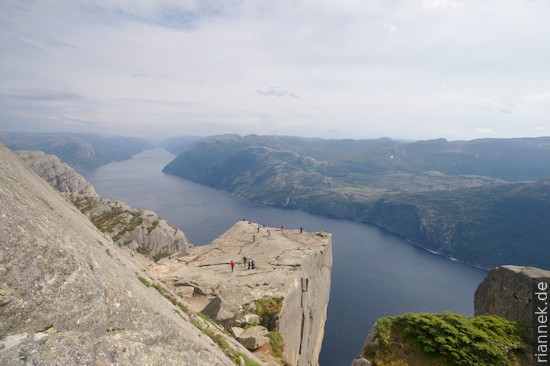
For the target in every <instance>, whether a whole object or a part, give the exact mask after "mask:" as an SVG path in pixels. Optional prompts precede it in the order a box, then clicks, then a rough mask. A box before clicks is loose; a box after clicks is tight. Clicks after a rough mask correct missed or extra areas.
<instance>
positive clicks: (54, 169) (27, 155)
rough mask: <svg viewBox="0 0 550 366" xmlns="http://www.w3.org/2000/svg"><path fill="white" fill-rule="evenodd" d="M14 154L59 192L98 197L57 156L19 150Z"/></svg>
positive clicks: (89, 186) (79, 176)
mask: <svg viewBox="0 0 550 366" xmlns="http://www.w3.org/2000/svg"><path fill="white" fill-rule="evenodd" d="M14 154H15V155H16V156H17V157H18V158H19V159H21V160H23V162H24V163H25V164H27V165H28V166H29V167H30V168H31V169H32V170H33V171H34V172H35V173H36V174H38V175H39V176H41V177H42V178H44V179H45V180H46V182H48V183H50V185H52V186H53V187H54V188H55V189H57V190H58V191H59V192H73V193H77V194H83V195H86V196H92V197H99V195H98V194H97V193H96V191H95V189H94V187H93V186H92V185H91V184H90V183H89V182H88V181H87V180H86V179H85V178H84V177H83V176H81V175H80V174H78V173H77V172H76V171H75V170H74V169H73V168H71V167H70V166H68V165H67V164H65V163H64V162H62V161H61V159H59V158H58V157H57V156H55V155H46V154H45V153H44V152H42V151H38V150H19V151H15V152H14Z"/></svg>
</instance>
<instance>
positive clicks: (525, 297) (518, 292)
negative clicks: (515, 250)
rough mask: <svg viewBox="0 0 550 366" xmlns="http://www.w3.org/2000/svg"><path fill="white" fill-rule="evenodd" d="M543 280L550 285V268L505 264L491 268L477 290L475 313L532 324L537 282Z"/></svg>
mask: <svg viewBox="0 0 550 366" xmlns="http://www.w3.org/2000/svg"><path fill="white" fill-rule="evenodd" d="M541 280H544V281H546V282H547V283H548V284H550V271H546V270H543V269H539V268H534V267H521V266H501V267H496V268H494V269H492V270H490V271H489V273H488V274H487V277H486V278H485V280H483V282H482V283H481V284H480V285H479V286H478V288H477V290H476V293H475V298H474V313H475V315H488V314H493V315H498V316H501V317H503V318H506V319H508V320H512V321H517V320H525V321H527V322H528V324H532V322H533V306H532V304H533V294H534V285H535V282H536V281H541Z"/></svg>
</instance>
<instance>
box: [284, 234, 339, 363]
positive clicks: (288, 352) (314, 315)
mask: <svg viewBox="0 0 550 366" xmlns="http://www.w3.org/2000/svg"><path fill="white" fill-rule="evenodd" d="M331 268H332V243H330V244H329V245H327V246H326V248H325V249H324V250H322V251H319V252H316V253H314V254H312V255H310V256H309V257H307V259H306V260H304V262H303V263H302V265H301V267H300V273H299V274H296V276H295V278H294V282H293V288H294V290H293V291H290V292H289V293H288V295H286V297H285V299H284V301H283V308H282V311H281V316H280V323H279V330H280V333H281V335H282V336H283V339H284V340H285V356H286V359H287V361H288V362H289V363H290V364H291V365H317V364H318V363H317V360H318V359H319V354H320V352H321V345H322V342H323V337H324V325H325V321H326V316H327V307H328V301H329V294H330V272H331Z"/></svg>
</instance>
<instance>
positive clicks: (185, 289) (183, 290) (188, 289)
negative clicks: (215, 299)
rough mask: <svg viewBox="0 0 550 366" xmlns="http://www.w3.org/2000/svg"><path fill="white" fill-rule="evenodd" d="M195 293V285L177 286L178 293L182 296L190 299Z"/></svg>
mask: <svg viewBox="0 0 550 366" xmlns="http://www.w3.org/2000/svg"><path fill="white" fill-rule="evenodd" d="M194 293H195V288H194V287H193V286H180V287H177V290H176V294H178V296H180V297H181V298H184V299H188V298H190V297H191V296H193V294H194Z"/></svg>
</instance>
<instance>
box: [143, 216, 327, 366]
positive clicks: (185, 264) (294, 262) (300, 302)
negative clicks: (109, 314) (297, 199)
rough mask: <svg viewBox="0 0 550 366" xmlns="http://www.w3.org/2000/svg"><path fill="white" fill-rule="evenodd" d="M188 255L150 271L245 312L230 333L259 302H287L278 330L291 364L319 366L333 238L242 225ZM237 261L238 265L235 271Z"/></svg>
mask: <svg viewBox="0 0 550 366" xmlns="http://www.w3.org/2000/svg"><path fill="white" fill-rule="evenodd" d="M268 230H269V232H270V234H269V235H268ZM253 235H255V237H256V240H253ZM188 253H189V255H187V256H184V257H178V258H172V259H167V260H164V261H162V262H160V263H158V264H152V265H151V266H150V267H148V271H149V273H150V274H151V275H152V276H153V277H155V278H158V279H160V280H161V281H163V282H164V283H165V284H166V285H167V286H168V287H169V288H172V289H174V290H175V291H177V288H178V286H193V287H194V288H195V295H194V296H198V294H201V295H202V296H203V297H205V298H207V299H208V298H209V299H212V298H214V297H216V296H220V297H221V298H223V299H224V301H225V302H227V304H230V305H231V307H235V308H239V309H241V311H240V312H236V311H233V312H234V313H235V316H234V318H233V319H227V320H225V321H224V325H225V326H226V328H227V329H229V327H231V326H234V325H242V321H240V319H241V317H242V316H243V315H244V314H248V313H251V312H252V309H253V308H254V303H255V301H257V300H260V299H264V298H268V297H282V298H283V302H282V309H281V312H280V314H279V315H278V331H279V332H280V334H281V336H282V338H283V342H284V356H285V358H286V360H287V362H288V363H289V364H290V365H300V366H301V365H317V364H318V357H319V353H320V351H321V344H322V340H323V336H324V324H325V320H326V312H327V305H328V298H329V292H330V271H331V267H332V236H331V235H330V234H323V235H319V234H316V233H308V232H303V233H300V231H299V230H285V231H284V232H282V231H281V230H280V229H275V228H263V227H262V228H260V230H259V232H258V224H256V223H249V222H246V221H239V222H237V223H236V224H235V225H234V226H233V227H232V228H230V229H229V230H228V231H227V232H226V233H224V234H223V235H222V236H220V237H219V238H218V239H216V240H214V241H213V242H212V243H211V244H209V245H205V246H200V247H199V246H197V247H193V248H190V249H189V250H188ZM243 256H246V257H247V258H251V259H254V261H255V263H256V269H247V268H248V267H244V266H243V265H242V258H243ZM232 260H233V261H235V262H236V264H237V265H236V266H235V268H234V270H233V271H232V270H231V266H230V263H231V261H232Z"/></svg>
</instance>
